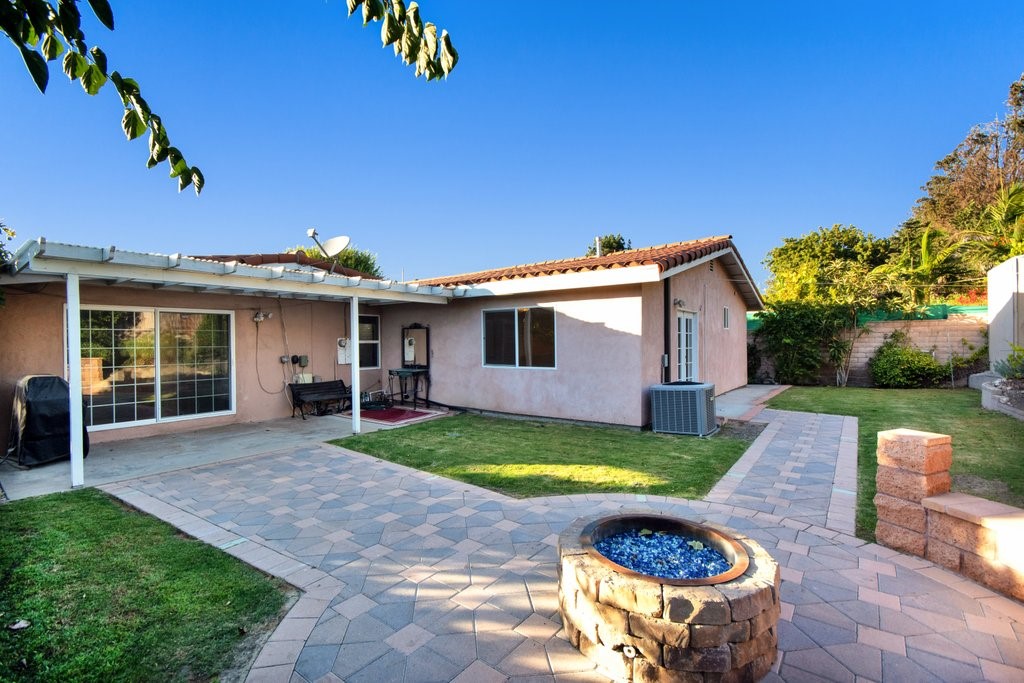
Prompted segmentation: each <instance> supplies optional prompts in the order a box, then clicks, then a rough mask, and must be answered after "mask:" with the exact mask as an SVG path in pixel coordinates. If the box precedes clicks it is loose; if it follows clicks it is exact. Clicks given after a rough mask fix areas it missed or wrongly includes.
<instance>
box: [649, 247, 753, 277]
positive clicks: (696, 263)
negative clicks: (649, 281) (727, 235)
mask: <svg viewBox="0 0 1024 683" xmlns="http://www.w3.org/2000/svg"><path fill="white" fill-rule="evenodd" d="M726 254H733V255H734V256H735V252H734V251H733V249H732V247H728V248H726V249H722V250H721V251H716V252H715V253H714V254H708V255H707V256H701V257H700V258H699V259H694V260H693V261H687V262H686V263H683V264H682V265H678V266H676V267H675V268H669V269H668V270H666V271H665V272H664V273H662V274H661V279H662V280H667V279H669V278H670V277H672V276H673V275H679V273H684V272H686V271H688V270H690V269H691V268H696V267H697V266H699V265H701V264H703V263H707V262H709V261H714V260H715V259H719V258H722V257H723V256H725V255H726Z"/></svg>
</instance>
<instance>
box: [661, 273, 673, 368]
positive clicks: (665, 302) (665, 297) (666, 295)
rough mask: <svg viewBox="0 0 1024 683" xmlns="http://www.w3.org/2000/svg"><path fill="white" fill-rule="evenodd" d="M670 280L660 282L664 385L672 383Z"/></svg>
mask: <svg viewBox="0 0 1024 683" xmlns="http://www.w3.org/2000/svg"><path fill="white" fill-rule="evenodd" d="M671 280H672V278H665V279H664V280H662V281H661V286H662V295H661V299H662V308H663V309H664V314H665V320H664V326H663V327H664V333H665V354H664V355H663V356H662V357H661V381H662V382H665V383H667V382H671V381H672V372H671V370H670V368H669V359H670V358H671V357H672V355H671V354H672V287H671V285H670V284H669V283H670V282H671Z"/></svg>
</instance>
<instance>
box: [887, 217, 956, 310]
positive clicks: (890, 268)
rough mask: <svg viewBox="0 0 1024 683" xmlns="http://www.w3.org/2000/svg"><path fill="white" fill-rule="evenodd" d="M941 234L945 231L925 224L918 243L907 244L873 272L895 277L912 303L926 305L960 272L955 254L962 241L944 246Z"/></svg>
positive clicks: (916, 305)
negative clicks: (935, 292)
mask: <svg viewBox="0 0 1024 683" xmlns="http://www.w3.org/2000/svg"><path fill="white" fill-rule="evenodd" d="M933 237H934V238H935V239H933ZM944 237H945V234H944V233H942V232H940V231H938V230H932V228H931V227H925V229H924V232H922V233H921V239H920V241H919V243H918V244H917V245H907V248H906V249H904V251H903V253H902V254H900V256H899V257H898V258H897V259H896V260H895V261H890V262H889V263H886V264H884V265H882V266H879V267H878V268H876V269H875V272H876V274H878V275H885V276H889V277H894V278H895V279H896V281H897V282H898V283H899V287H900V289H902V290H903V292H904V294H905V295H906V296H907V298H908V299H909V301H910V303H911V304H912V306H914V307H919V306H927V305H929V304H930V303H931V301H932V295H933V294H934V291H935V290H936V289H937V288H939V287H940V286H942V285H943V284H947V283H949V282H950V281H951V280H953V279H955V278H956V277H957V276H959V275H961V274H962V271H963V267H962V263H961V261H960V258H959V254H958V253H957V252H959V251H960V249H961V247H963V242H950V243H947V244H945V245H943V241H944ZM912 246H916V249H912V248H911V247H912ZM915 252H916V253H915Z"/></svg>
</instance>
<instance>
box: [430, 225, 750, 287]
mask: <svg viewBox="0 0 1024 683" xmlns="http://www.w3.org/2000/svg"><path fill="white" fill-rule="evenodd" d="M730 247H732V236H731V235H721V236H718V237H705V238H703V239H699V240H689V241H687V242H674V243H672V244H662V245H661V246H657V247H644V248H643V249H629V250H627V251H617V252H614V253H611V254H605V255H604V256H578V257H576V258H568V259H561V260H559V261H544V262H542V263H531V264H526V265H521V266H511V267H508V268H495V269H493V270H481V271H478V272H475V273H464V274H462V275H449V276H446V277H435V278H428V279H424V280H417V282H418V283H419V284H421V285H439V286H455V285H475V284H480V283H483V282H495V281H497V280H515V279H519V278H529V277H539V276H543V275H559V274H562V273H580V272H585V271H595V270H607V269H610V268H631V267H634V266H650V265H655V266H658V271H659V272H665V271H666V270H669V269H671V268H675V267H676V266H680V265H683V264H685V263H689V262H690V261H694V260H697V259H700V258H703V257H705V256H710V255H711V254H714V253H716V252H719V251H725V250H727V249H729V248H730Z"/></svg>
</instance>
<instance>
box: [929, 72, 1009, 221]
mask: <svg viewBox="0 0 1024 683" xmlns="http://www.w3.org/2000/svg"><path fill="white" fill-rule="evenodd" d="M935 170H936V171H938V173H936V174H935V175H933V176H932V177H931V178H930V179H929V180H928V182H927V183H925V185H924V187H922V188H921V189H923V190H924V192H925V194H924V196H923V197H921V198H920V199H919V200H918V201H917V204H916V205H915V207H914V218H915V219H917V220H918V221H919V222H921V223H928V224H931V225H932V226H933V227H935V228H937V229H939V230H942V231H944V232H947V233H950V234H956V233H957V232H959V231H961V230H964V229H971V228H973V227H974V225H975V224H976V223H977V222H978V220H980V219H981V218H982V216H983V214H984V212H985V209H986V207H987V206H989V205H991V204H993V203H994V202H995V201H996V200H997V199H998V197H999V193H1000V192H1001V191H1003V190H1005V189H1006V188H1009V187H1011V186H1012V185H1014V184H1015V183H1022V182H1024V75H1021V77H1020V79H1019V80H1017V81H1015V82H1014V83H1012V84H1011V85H1010V91H1009V97H1008V98H1007V100H1006V114H1005V116H1004V117H1003V118H1002V119H999V118H997V119H996V120H995V121H992V122H991V123H986V124H982V125H977V126H974V127H973V128H972V129H971V131H970V132H969V133H968V134H967V137H966V138H964V140H963V141H962V142H961V143H960V144H959V145H957V146H956V148H955V149H954V150H953V151H952V152H950V153H949V154H947V155H946V156H945V157H943V158H942V159H940V160H939V161H938V162H937V163H936V164H935Z"/></svg>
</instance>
